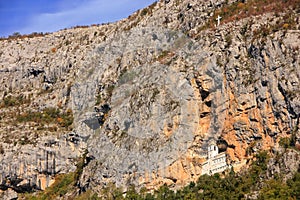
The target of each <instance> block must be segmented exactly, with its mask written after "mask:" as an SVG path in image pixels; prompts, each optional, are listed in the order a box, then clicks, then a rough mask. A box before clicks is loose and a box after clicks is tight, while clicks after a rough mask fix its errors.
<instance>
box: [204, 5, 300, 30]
mask: <svg viewBox="0 0 300 200" xmlns="http://www.w3.org/2000/svg"><path fill="white" fill-rule="evenodd" d="M299 9H300V0H279V1H273V0H263V1H261V0H249V1H245V2H244V3H243V2H239V1H237V2H236V3H232V4H227V5H224V6H222V8H220V9H217V10H216V11H215V12H214V15H213V16H212V17H211V19H210V20H209V21H208V23H207V24H206V25H204V26H203V27H199V30H198V31H201V30H205V29H207V28H215V24H216V20H215V19H216V18H217V17H218V16H219V15H220V16H221V17H222V20H221V24H226V23H229V22H233V21H238V20H241V19H244V18H247V17H251V16H258V15H262V14H265V13H275V15H276V16H279V13H284V12H285V13H286V14H285V16H284V17H283V19H282V20H281V21H280V22H277V23H276V25H270V24H268V25H265V26H263V27H261V28H260V29H258V30H256V31H255V32H254V35H259V34H264V35H268V34H269V33H271V32H276V31H278V30H282V29H293V28H295V26H296V25H297V22H296V20H295V17H296V16H295V14H293V12H292V11H291V10H299ZM247 28H248V25H247V26H244V27H242V29H241V34H242V35H244V34H245V33H246V31H247Z"/></svg>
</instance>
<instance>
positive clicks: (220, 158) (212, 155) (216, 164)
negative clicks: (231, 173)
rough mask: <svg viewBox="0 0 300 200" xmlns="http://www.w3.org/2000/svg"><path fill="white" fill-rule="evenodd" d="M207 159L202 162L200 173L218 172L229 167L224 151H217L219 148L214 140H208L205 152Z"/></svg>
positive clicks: (210, 173)
mask: <svg viewBox="0 0 300 200" xmlns="http://www.w3.org/2000/svg"><path fill="white" fill-rule="evenodd" d="M206 158H207V160H206V161H205V162H204V163H202V172H201V175H204V174H208V175H212V174H215V173H220V172H223V171H225V170H226V169H228V168H229V166H228V165H227V163H226V154H225V152H222V153H219V148H218V146H217V145H216V143H215V142H214V141H210V142H209V145H208V149H207V154H206Z"/></svg>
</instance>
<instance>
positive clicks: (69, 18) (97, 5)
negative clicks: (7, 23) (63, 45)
mask: <svg viewBox="0 0 300 200" xmlns="http://www.w3.org/2000/svg"><path fill="white" fill-rule="evenodd" d="M151 2H154V0H147V1H143V2H141V1H140V0H83V1H73V2H71V1H65V3H64V4H61V5H60V7H61V11H59V12H55V13H40V14H37V15H35V16H32V17H31V18H30V19H29V20H28V24H27V25H26V27H23V28H22V29H21V30H20V32H21V33H32V32H52V31H56V30H59V29H63V28H68V27H71V26H76V25H89V24H99V23H103V22H112V21H116V20H119V19H121V18H124V17H127V16H128V15H130V14H131V13H132V12H134V11H135V10H137V9H139V8H142V7H145V6H146V5H149V4H151ZM69 3H70V4H69Z"/></svg>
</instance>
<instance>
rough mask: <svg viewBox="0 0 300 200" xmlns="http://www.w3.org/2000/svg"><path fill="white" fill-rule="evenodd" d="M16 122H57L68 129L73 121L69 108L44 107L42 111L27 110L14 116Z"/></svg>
mask: <svg viewBox="0 0 300 200" xmlns="http://www.w3.org/2000/svg"><path fill="white" fill-rule="evenodd" d="M16 119H17V122H36V123H38V124H51V123H52V124H57V125H59V126H60V127H64V128H66V129H69V128H70V126H71V125H72V123H73V113H72V111H71V110H67V111H66V112H61V111H60V110H59V109H57V108H45V109H43V110H42V111H40V112H38V111H35V112H33V111H27V112H25V113H22V114H19V115H17V116H16Z"/></svg>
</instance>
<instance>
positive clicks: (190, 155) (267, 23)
mask: <svg viewBox="0 0 300 200" xmlns="http://www.w3.org/2000/svg"><path fill="white" fill-rule="evenodd" d="M251 2H252V1H250V3H251ZM253 2H255V1H253ZM248 3H249V2H248ZM270 5H273V4H272V3H271V4H268V6H270ZM296 5H297V4H296ZM298 5H299V4H298ZM246 6H247V3H245V2H244V3H241V2H238V1H237V2H228V1H222V0H220V1H209V2H207V1H191V0H184V1H176V0H174V1H172V0H171V1H159V2H157V3H155V4H153V5H152V6H150V7H149V8H145V9H143V10H141V11H138V12H136V13H134V14H133V15H131V16H129V17H128V19H124V20H122V21H120V22H117V23H115V24H108V25H102V26H93V27H89V28H77V29H70V30H63V31H60V32H57V33H53V34H49V35H46V36H44V37H35V38H25V39H15V40H3V41H1V42H0V45H1V48H0V49H1V53H0V63H1V64H0V66H1V69H0V70H1V71H0V79H1V81H2V84H1V86H0V95H1V97H2V106H1V116H3V117H1V121H0V123H1V129H0V134H1V137H2V138H3V140H2V143H1V147H2V148H1V149H2V150H1V155H0V159H1V160H2V162H1V166H0V167H1V168H0V169H2V170H1V171H2V176H1V180H2V188H7V187H11V188H13V189H15V190H24V187H25V188H29V189H30V188H32V187H37V188H42V189H43V188H45V187H46V186H48V185H50V184H51V179H52V178H54V176H55V174H57V173H67V172H70V171H74V170H75V167H76V166H75V165H76V158H78V157H80V156H81V155H83V154H84V152H88V153H87V155H86V156H87V159H86V163H85V167H84V169H83V173H82V175H81V178H80V181H79V187H80V188H81V189H84V190H85V189H88V188H93V189H95V190H98V189H100V188H101V187H103V186H105V184H107V183H110V182H113V183H115V184H116V185H118V186H126V185H129V184H135V185H137V186H146V187H147V188H150V189H151V188H156V187H157V186H159V185H161V184H162V183H167V184H170V185H173V186H181V185H185V184H186V183H188V182H189V181H192V180H196V179H197V178H198V177H199V176H200V174H201V163H202V162H203V156H202V155H203V152H204V150H205V149H206V146H207V141H208V140H209V139H214V140H216V141H217V142H218V144H219V145H220V147H222V149H223V151H226V153H227V155H228V162H230V163H232V164H233V165H234V166H236V167H238V166H239V165H243V163H245V162H246V160H247V159H249V158H251V157H252V154H253V153H255V152H256V151H259V150H263V149H265V150H269V149H276V148H277V147H278V143H279V141H280V138H283V137H289V136H290V135H292V134H293V135H295V136H296V138H299V131H298V130H299V129H298V127H299V116H300V114H299V113H300V107H299V100H300V99H299V98H300V95H299V79H300V74H299V72H300V69H299V68H300V67H299V63H300V56H299V55H300V54H299V46H300V31H299V28H300V27H299V6H298V7H297V6H296V8H295V7H292V6H290V7H289V6H288V7H287V8H285V9H282V10H280V11H276V13H275V12H264V13H263V14H261V13H257V14H253V15H249V16H244V17H243V18H242V19H238V18H237V16H239V15H242V11H243V9H244V8H246ZM273 6H274V5H273ZM224 9H227V12H226V13H225V14H226V15H225V14H224V13H223V12H222V10H224ZM230 9H238V10H239V15H235V14H234V11H232V13H231V12H229V11H230ZM249 12H250V11H249ZM218 13H219V14H221V16H222V17H223V19H222V20H224V21H222V20H221V25H219V26H214V25H212V26H211V24H216V21H215V20H214V19H215V15H216V14H218ZM297 13H298V14H297ZM222 14H224V15H222ZM230 17H231V18H230ZM233 17H236V18H234V19H235V20H230V19H232V18H233ZM49 108H51V109H52V110H51V109H50V111H52V112H49ZM53 110H54V111H53ZM53 113H54V114H53ZM32 115H37V116H40V118H39V120H37V119H36V118H35V117H32ZM71 116H72V117H71ZM71 119H72V122H73V123H72V125H71V123H70V122H69V121H70V120H71ZM66 161H67V162H66ZM298 165H299V164H298ZM296 168H297V167H295V169H296ZM295 169H294V170H295ZM274 170H276V169H275V168H274ZM11 180H18V181H16V182H15V184H12V183H11V182H12V181H11ZM21 186H22V187H21ZM27 186H28V187H27ZM22 188H23V189H22Z"/></svg>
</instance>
